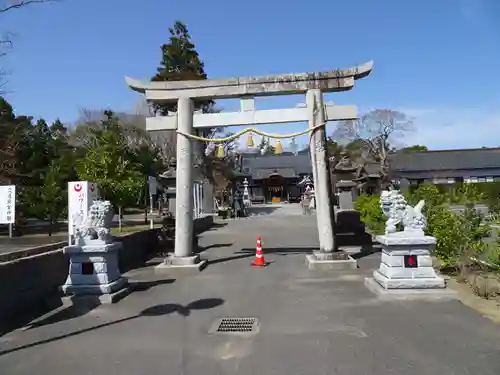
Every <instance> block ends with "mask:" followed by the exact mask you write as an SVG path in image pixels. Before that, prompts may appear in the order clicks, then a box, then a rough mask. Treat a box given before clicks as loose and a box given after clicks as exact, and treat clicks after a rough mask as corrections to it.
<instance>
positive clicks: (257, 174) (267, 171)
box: [252, 168, 299, 179]
mask: <svg viewBox="0 0 500 375" xmlns="http://www.w3.org/2000/svg"><path fill="white" fill-rule="evenodd" d="M273 174H279V175H280V176H283V177H285V178H292V177H299V175H298V174H297V173H296V172H295V169H293V168H277V169H276V168H263V169H256V170H254V171H253V175H252V177H253V178H255V179H265V178H268V177H269V176H271V175H273Z"/></svg>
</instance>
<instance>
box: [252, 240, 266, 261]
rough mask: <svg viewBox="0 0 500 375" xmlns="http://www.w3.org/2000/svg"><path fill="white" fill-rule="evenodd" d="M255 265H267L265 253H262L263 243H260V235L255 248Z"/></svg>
mask: <svg viewBox="0 0 500 375" xmlns="http://www.w3.org/2000/svg"><path fill="white" fill-rule="evenodd" d="M252 266H254V267H265V266H267V263H266V261H265V260H264V255H263V254H262V245H261V243H260V236H257V246H256V248H255V260H254V261H253V263H252Z"/></svg>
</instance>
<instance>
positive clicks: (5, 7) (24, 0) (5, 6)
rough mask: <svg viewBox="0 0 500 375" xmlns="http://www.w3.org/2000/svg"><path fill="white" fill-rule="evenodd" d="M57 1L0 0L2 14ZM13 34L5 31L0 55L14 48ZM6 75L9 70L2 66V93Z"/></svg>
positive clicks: (0, 43) (1, 41) (0, 72)
mask: <svg viewBox="0 0 500 375" xmlns="http://www.w3.org/2000/svg"><path fill="white" fill-rule="evenodd" d="M56 1H59V0H11V1H6V0H0V16H2V15H4V14H6V13H8V12H11V11H14V10H16V9H20V8H24V7H26V6H29V5H32V4H36V3H49V2H56ZM12 36H13V34H12V33H10V32H5V33H4V35H3V36H2V37H0V57H3V56H5V55H6V54H7V53H8V52H9V51H10V50H11V49H12ZM6 76H7V71H6V70H5V69H3V68H2V67H1V66H0V95H3V94H5V91H4V90H3V88H5V85H6V84H7V80H6V79H5V77H6Z"/></svg>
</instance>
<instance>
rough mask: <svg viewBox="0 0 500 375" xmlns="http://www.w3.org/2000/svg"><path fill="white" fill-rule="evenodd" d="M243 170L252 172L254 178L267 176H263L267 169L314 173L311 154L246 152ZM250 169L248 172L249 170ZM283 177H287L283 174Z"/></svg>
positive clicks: (298, 173) (268, 170)
mask: <svg viewBox="0 0 500 375" xmlns="http://www.w3.org/2000/svg"><path fill="white" fill-rule="evenodd" d="M241 167H242V171H243V172H244V173H250V174H252V176H253V178H267V176H266V177H261V174H262V172H258V171H259V170H260V171H263V170H264V171H267V172H269V173H268V175H269V174H271V173H272V172H273V171H274V170H275V169H276V170H282V171H284V172H283V173H285V172H286V173H288V174H290V173H292V172H291V171H293V175H294V176H298V175H300V174H310V173H312V167H311V157H310V156H309V154H305V153H304V154H299V155H293V154H292V155H290V154H281V155H265V156H263V155H256V154H244V155H243V158H242V165H241ZM247 171H248V172H247ZM283 177H286V176H285V175H283Z"/></svg>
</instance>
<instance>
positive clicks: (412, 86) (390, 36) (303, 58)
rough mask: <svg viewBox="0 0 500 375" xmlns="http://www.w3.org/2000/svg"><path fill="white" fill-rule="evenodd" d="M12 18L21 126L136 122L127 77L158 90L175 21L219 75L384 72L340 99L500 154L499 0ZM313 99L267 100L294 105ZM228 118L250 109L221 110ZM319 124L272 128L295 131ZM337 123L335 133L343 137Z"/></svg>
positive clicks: (138, 4) (13, 86) (258, 5)
mask: <svg viewBox="0 0 500 375" xmlns="http://www.w3.org/2000/svg"><path fill="white" fill-rule="evenodd" d="M0 17H1V26H0V28H1V31H2V32H4V31H11V32H14V33H16V36H15V39H14V42H15V45H14V50H13V52H12V53H11V54H10V55H9V56H8V58H3V60H1V64H2V67H5V68H6V69H8V70H9V71H11V73H12V74H11V76H10V82H9V89H10V90H11V91H12V92H11V93H10V94H9V95H8V97H7V99H8V100H9V101H10V102H11V103H12V104H13V106H14V108H15V109H16V111H17V112H18V113H19V114H29V115H33V116H36V117H44V118H46V119H48V120H53V119H55V118H57V117H59V118H61V120H63V121H65V122H71V121H74V120H76V118H77V117H78V113H79V109H80V108H82V107H85V108H106V107H109V108H112V109H114V110H129V111H132V110H133V108H134V107H135V104H136V102H137V101H138V100H139V94H137V93H135V92H132V91H131V90H129V89H128V88H127V86H126V84H125V82H124V76H126V75H128V76H131V77H134V78H140V79H147V78H150V77H151V76H152V75H153V74H154V73H155V70H156V67H157V65H158V63H159V61H160V57H161V56H160V45H161V44H162V43H164V42H165V41H166V40H167V38H168V28H169V27H170V26H171V25H172V24H173V22H174V21H175V20H177V19H178V20H182V21H184V22H186V23H187V25H188V27H189V30H190V32H191V35H192V37H193V40H194V42H195V44H196V47H197V50H198V52H199V54H200V56H201V58H202V59H203V61H204V62H205V67H206V71H207V73H208V75H209V77H212V78H216V77H231V76H247V75H265V74H273V73H291V72H305V71H322V70H328V69H332V68H337V67H339V68H340V67H349V66H353V65H356V64H360V63H363V62H366V61H369V60H374V61H375V65H374V70H373V73H372V75H371V76H369V77H367V78H365V79H363V80H361V81H357V83H356V86H355V88H354V90H352V91H349V92H346V93H337V94H331V95H327V98H326V100H327V101H334V102H335V103H339V104H356V105H358V108H359V110H360V112H364V111H367V110H370V109H374V108H391V109H396V110H401V111H405V112H406V113H407V114H408V115H410V116H412V117H414V118H415V125H416V131H415V132H413V133H411V134H408V135H407V136H406V137H405V139H403V140H402V142H404V143H406V144H415V143H422V144H426V145H428V146H430V147H431V148H457V147H481V146H500V131H499V126H498V125H499V123H500V75H499V73H498V72H497V69H498V67H499V66H500V43H499V42H500V1H498V0H420V1H401V0H384V1H373V0H349V1H348V0H342V1H340V0H315V1H313V2H304V1H298V0H289V1H285V0H274V1H269V0H267V1H263V0H254V1H250V2H237V1H229V0H226V1H223V0H212V1H208V2H207V1H202V0H191V1H169V0H64V1H62V2H60V3H53V4H44V5H40V6H31V7H27V8H25V9H22V10H17V11H14V12H12V13H7V14H5V15H3V16H0ZM303 100H304V98H303V97H297V96H292V97H284V98H267V99H259V100H258V101H257V107H258V108H261V109H265V108H273V107H289V106H294V105H295V104H296V103H299V102H303ZM219 105H220V106H221V107H222V108H224V109H225V110H232V109H236V108H237V107H238V103H236V102H234V101H227V102H226V101H221V102H219ZM304 126H306V125H305V124H292V125H279V126H267V127H263V129H265V130H267V131H277V132H281V133H289V132H292V131H297V130H301V129H303V128H304ZM333 129H334V125H330V126H329V129H328V132H329V133H331V132H332V131H333Z"/></svg>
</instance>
